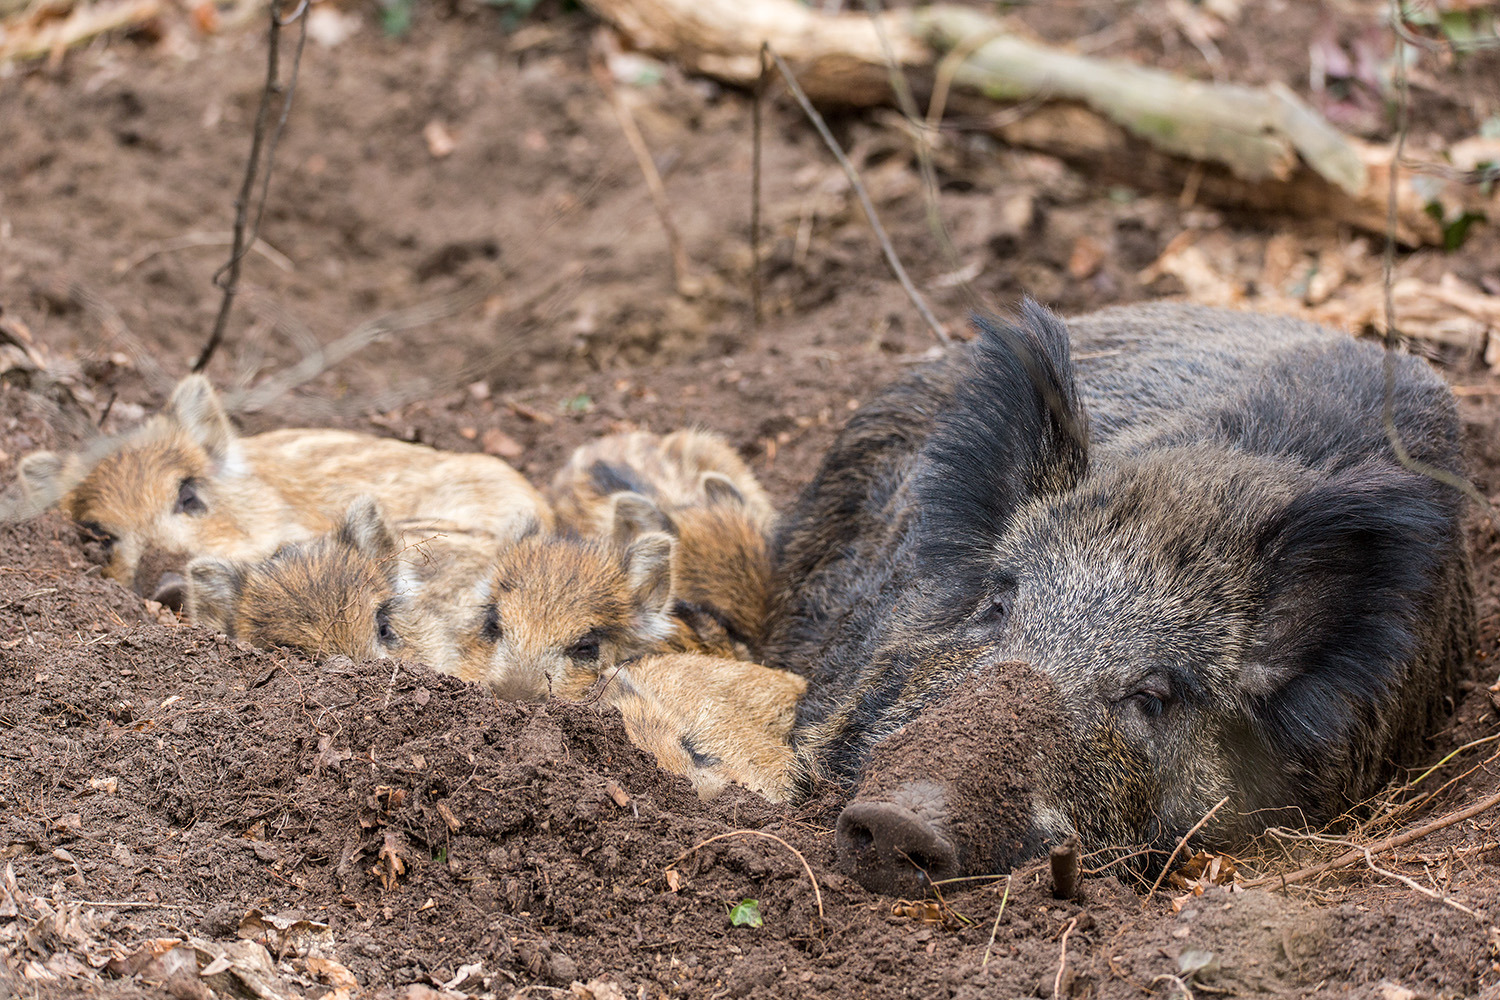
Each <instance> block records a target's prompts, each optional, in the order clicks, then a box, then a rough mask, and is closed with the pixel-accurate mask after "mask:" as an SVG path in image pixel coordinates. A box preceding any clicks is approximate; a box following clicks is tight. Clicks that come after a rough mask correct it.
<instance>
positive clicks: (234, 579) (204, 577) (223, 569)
mask: <svg viewBox="0 0 1500 1000" xmlns="http://www.w3.org/2000/svg"><path fill="white" fill-rule="evenodd" d="M243 585H244V577H243V576H242V575H241V574H240V571H239V569H238V568H236V567H235V565H234V564H233V563H230V562H226V561H224V560H223V559H215V558H214V557H213V556H199V557H198V558H197V559H194V560H193V561H192V562H190V563H188V565H187V614H188V621H190V622H192V623H193V624H194V625H202V626H203V627H204V628H211V629H215V630H216V631H219V632H223V633H224V634H225V635H227V636H229V637H230V638H234V616H235V610H236V609H237V608H238V606H239V602H240V589H241V587H242V586H243Z"/></svg>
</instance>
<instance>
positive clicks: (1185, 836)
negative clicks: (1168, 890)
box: [1141, 795, 1229, 910]
mask: <svg viewBox="0 0 1500 1000" xmlns="http://www.w3.org/2000/svg"><path fill="white" fill-rule="evenodd" d="M1228 801H1229V796H1227V795H1226V796H1224V797H1223V798H1222V799H1220V800H1219V801H1218V802H1216V803H1214V807H1213V808H1212V809H1210V810H1209V811H1208V812H1206V813H1204V814H1203V818H1202V819H1200V820H1199V821H1198V822H1196V823H1194V824H1193V828H1192V829H1191V830H1189V831H1188V832H1187V833H1184V834H1183V835H1182V839H1181V840H1179V841H1178V842H1177V846H1176V847H1174V848H1172V853H1171V854H1169V855H1167V863H1166V864H1164V865H1162V866H1161V874H1160V875H1158V876H1156V881H1155V882H1152V883H1151V891H1150V892H1148V893H1146V898H1145V899H1143V900H1141V909H1143V910H1144V909H1145V908H1146V905H1147V904H1148V903H1150V902H1151V897H1152V896H1154V895H1156V890H1157V889H1159V888H1160V887H1161V880H1162V879H1164V878H1166V877H1167V872H1169V871H1171V870H1172V862H1173V861H1175V860H1177V852H1179V851H1181V850H1182V849H1183V848H1184V847H1186V846H1187V842H1188V840H1189V839H1191V838H1192V836H1193V834H1195V833H1197V832H1198V831H1199V830H1201V829H1203V827H1204V826H1206V825H1207V824H1208V821H1209V820H1211V819H1213V818H1214V813H1216V812H1218V811H1219V809H1220V808H1222V807H1223V805H1224V803H1226V802H1228Z"/></svg>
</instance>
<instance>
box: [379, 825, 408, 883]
mask: <svg viewBox="0 0 1500 1000" xmlns="http://www.w3.org/2000/svg"><path fill="white" fill-rule="evenodd" d="M370 873H371V874H372V875H376V876H378V877H379V878H380V884H381V885H382V886H383V887H384V888H385V890H386V891H387V892H389V891H391V890H392V889H394V888H395V887H396V880H397V879H399V878H400V877H401V876H402V875H405V874H406V862H405V861H403V860H401V851H400V849H399V848H398V847H397V846H396V835H395V834H394V833H392V832H391V831H389V830H387V831H386V832H385V843H384V844H383V845H382V846H381V848H380V861H379V862H377V863H376V865H375V867H374V868H371V869H370Z"/></svg>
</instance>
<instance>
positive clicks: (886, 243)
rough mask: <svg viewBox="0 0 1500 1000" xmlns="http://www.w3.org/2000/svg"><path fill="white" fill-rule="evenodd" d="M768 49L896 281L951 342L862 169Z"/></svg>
mask: <svg viewBox="0 0 1500 1000" xmlns="http://www.w3.org/2000/svg"><path fill="white" fill-rule="evenodd" d="M766 52H768V53H769V54H770V56H771V59H772V60H773V61H774V62H775V63H776V68H777V69H778V70H779V71H780V72H781V78H782V79H783V80H785V81H786V85H787V88H788V89H789V90H791V92H792V96H793V97H795V98H796V99H797V103H798V104H799V105H801V106H802V111H803V113H805V114H806V115H807V118H808V120H809V121H811V122H812V123H813V127H814V128H816V129H817V130H818V135H820V136H822V137H823V143H824V144H825V145H826V146H827V147H828V150H829V152H831V153H833V158H834V159H835V160H838V163H839V166H840V167H843V168H844V175H845V176H846V177H848V178H849V184H850V186H851V187H853V188H854V193H855V194H856V195H858V196H859V204H860V207H861V208H863V209H864V210H865V218H866V219H868V220H869V222H870V228H871V229H873V230H874V231H875V238H876V239H877V240H879V241H880V249H881V251H882V252H883V253H884V254H885V260H886V263H887V264H889V265H890V268H891V272H892V273H893V274H895V276H896V280H897V281H899V282H900V283H901V287H902V288H903V289H905V291H906V296H907V298H909V299H911V301H912V305H914V306H916V308H917V312H918V313H920V314H921V315H922V319H923V320H924V321H925V322H926V323H927V326H928V327H929V328H930V329H931V330H932V333H933V335H934V336H935V337H937V339H938V341H939V342H940V343H944V344H947V343H951V342H952V338H951V337H949V336H948V329H947V328H946V327H945V326H943V324H942V323H940V322H938V318H937V317H936V316H934V315H933V314H932V310H931V309H929V308H927V302H926V300H925V299H923V298H922V293H921V292H919V291H917V286H916V285H914V284H912V281H911V278H910V277H908V276H907V273H906V268H904V267H902V266H901V259H900V258H899V257H897V256H896V248H895V247H893V246H891V238H890V237H889V236H887V235H886V232H885V227H884V226H882V225H881V224H880V217H879V216H878V215H876V214H875V204H874V203H873V202H872V201H870V193H869V192H868V191H866V190H865V185H864V182H863V181H861V180H860V179H859V171H857V170H855V169H854V164H852V163H850V162H849V157H847V156H845V155H844V151H843V149H842V148H840V146H839V143H838V140H837V139H835V138H834V137H833V133H832V132H830V131H829V130H828V123H827V122H825V121H823V116H822V115H820V114H818V110H817V109H816V108H814V107H813V106H812V102H811V101H810V100H809V99H808V97H807V94H806V93H804V92H803V90H802V87H801V85H800V84H798V82H797V78H796V77H795V76H793V75H792V70H791V67H789V66H787V64H786V61H785V60H784V59H782V58H781V55H780V53H778V52H777V51H776V49H775V48H773V47H772V46H770V45H769V44H768V45H767V46H766Z"/></svg>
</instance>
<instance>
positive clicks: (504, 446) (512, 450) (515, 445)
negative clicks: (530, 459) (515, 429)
mask: <svg viewBox="0 0 1500 1000" xmlns="http://www.w3.org/2000/svg"><path fill="white" fill-rule="evenodd" d="M479 444H480V446H481V447H482V448H484V451H485V454H487V455H496V456H498V457H500V458H520V457H521V456H522V455H523V454H525V453H526V449H525V448H524V447H523V446H522V445H521V442H519V441H517V440H516V439H515V438H513V437H511V436H510V435H509V434H507V433H505V432H504V431H502V430H501V429H500V428H498V427H491V428H489V429H487V430H486V431H485V432H484V436H483V437H481V438H480V439H479Z"/></svg>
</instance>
